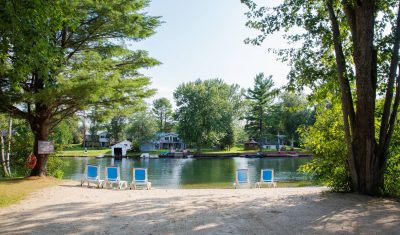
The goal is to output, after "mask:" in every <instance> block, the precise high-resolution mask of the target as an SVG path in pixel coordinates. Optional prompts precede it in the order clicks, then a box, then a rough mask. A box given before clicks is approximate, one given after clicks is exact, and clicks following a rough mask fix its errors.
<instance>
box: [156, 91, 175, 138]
mask: <svg viewBox="0 0 400 235" xmlns="http://www.w3.org/2000/svg"><path fill="white" fill-rule="evenodd" d="M153 113H154V115H155V116H156V118H157V122H158V131H159V132H169V131H170V130H171V128H172V114H173V112H172V105H171V102H170V101H169V100H168V99H167V98H159V99H156V100H154V101H153Z"/></svg>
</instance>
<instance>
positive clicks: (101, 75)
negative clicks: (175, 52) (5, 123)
mask: <svg viewBox="0 0 400 235" xmlns="http://www.w3.org/2000/svg"><path fill="white" fill-rule="evenodd" d="M148 4H149V1H148V0H134V1H132V0H116V1H102V2H99V1H92V0H88V1H45V0H38V1H24V2H18V4H16V3H15V2H13V1H5V0H2V1H0V100H1V101H2V102H1V103H0V111H3V112H7V113H10V114H11V115H12V116H14V117H17V118H21V119H24V120H26V121H27V122H29V124H30V127H31V129H32V132H33V134H34V137H35V144H34V153H35V155H36V156H37V158H38V161H37V164H36V166H35V168H34V169H33V170H32V172H31V175H40V176H44V175H45V173H46V165H47V158H48V156H47V155H45V154H38V147H37V146H38V145H37V143H38V141H39V140H48V137H49V135H50V133H51V132H52V130H53V129H54V127H55V126H57V124H58V123H60V122H61V121H62V120H63V119H64V118H66V117H68V116H71V115H72V114H74V113H76V112H77V111H79V110H88V109H90V108H91V109H95V110H96V111H97V112H98V113H102V114H103V115H106V114H110V111H111V110H113V109H119V110H121V109H125V108H128V107H135V106H138V105H140V104H141V103H142V99H143V98H145V97H149V96H150V95H152V94H154V90H151V89H149V88H148V85H149V84H150V80H149V78H147V77H145V76H143V75H141V74H140V73H139V72H138V69H140V68H143V67H151V66H154V65H157V64H158V61H156V60H155V59H152V58H149V57H148V54H147V52H145V51H133V50H131V49H129V48H128V47H127V45H128V44H130V43H132V42H135V41H139V40H142V39H144V38H147V37H149V36H150V35H152V34H153V33H154V28H155V27H157V26H158V25H159V24H160V22H159V20H158V18H157V17H152V16H148V15H147V14H146V13H144V12H143V8H144V7H146V6H148Z"/></svg>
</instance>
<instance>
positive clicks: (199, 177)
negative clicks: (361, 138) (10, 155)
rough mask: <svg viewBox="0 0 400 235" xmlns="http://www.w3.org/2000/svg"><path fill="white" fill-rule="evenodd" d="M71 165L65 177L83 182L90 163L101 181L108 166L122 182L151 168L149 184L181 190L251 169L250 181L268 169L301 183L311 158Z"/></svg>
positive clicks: (89, 160)
mask: <svg viewBox="0 0 400 235" xmlns="http://www.w3.org/2000/svg"><path fill="white" fill-rule="evenodd" d="M63 159H64V161H67V162H68V166H67V167H66V168H65V169H64V172H65V174H64V178H65V179H71V180H80V179H81V178H82V177H83V176H84V171H85V166H86V164H94V165H100V166H101V176H102V177H101V178H102V179H103V176H104V167H106V166H112V165H114V166H119V167H120V170H121V179H122V180H126V181H131V180H132V168H133V167H144V168H148V174H149V176H148V177H149V181H151V182H152V185H153V186H154V187H157V188H181V187H184V186H185V185H200V184H207V185H213V184H214V185H232V183H233V182H234V179H235V171H236V169H241V168H247V169H249V177H250V182H252V183H254V182H257V181H259V179H260V171H261V169H264V168H273V169H274V170H275V179H276V180H277V181H288V180H299V179H303V178H304V175H303V174H301V173H298V172H297V169H298V168H299V166H300V165H302V164H304V163H307V162H308V161H310V159H311V158H308V157H292V158H242V157H237V158H196V159H174V158H159V159H140V158H124V159H122V160H114V159H113V158H101V159H96V158H93V157H74V158H63Z"/></svg>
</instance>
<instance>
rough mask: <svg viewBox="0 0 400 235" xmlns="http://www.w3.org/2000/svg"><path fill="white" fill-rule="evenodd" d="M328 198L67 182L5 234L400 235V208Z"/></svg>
mask: <svg viewBox="0 0 400 235" xmlns="http://www.w3.org/2000/svg"><path fill="white" fill-rule="evenodd" d="M327 190H328V189H327V188H325V187H301V188H265V189H237V190H234V189H157V188H156V189H152V190H116V189H97V188H87V187H81V186H79V183H78V182H74V181H63V182H61V184H60V185H58V186H53V187H49V188H45V189H42V190H40V191H38V192H36V193H33V194H31V195H30V196H29V197H28V198H26V199H24V200H23V201H22V202H20V203H18V204H14V205H11V206H9V207H6V208H2V209H0V227H1V232H2V233H4V234H337V233H339V234H398V231H399V230H398V228H399V227H400V203H398V202H395V201H393V200H389V199H382V198H374V197H369V196H363V195H358V194H337V193H330V192H328V191H327Z"/></svg>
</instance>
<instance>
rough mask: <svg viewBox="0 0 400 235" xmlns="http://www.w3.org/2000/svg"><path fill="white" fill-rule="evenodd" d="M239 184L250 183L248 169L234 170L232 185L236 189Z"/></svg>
mask: <svg viewBox="0 0 400 235" xmlns="http://www.w3.org/2000/svg"><path fill="white" fill-rule="evenodd" d="M241 185H250V180H249V170H248V169H238V170H236V176H235V183H233V187H234V188H235V189H236V188H238V187H239V186H241ZM250 186H251V185H250Z"/></svg>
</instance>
